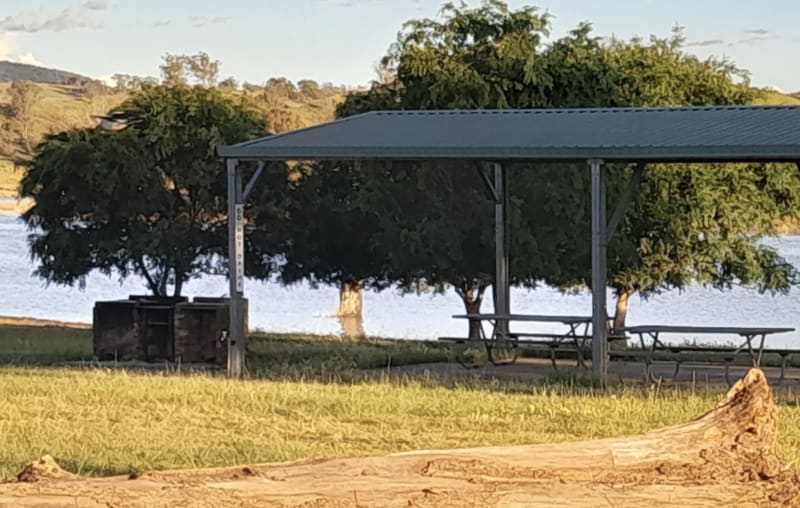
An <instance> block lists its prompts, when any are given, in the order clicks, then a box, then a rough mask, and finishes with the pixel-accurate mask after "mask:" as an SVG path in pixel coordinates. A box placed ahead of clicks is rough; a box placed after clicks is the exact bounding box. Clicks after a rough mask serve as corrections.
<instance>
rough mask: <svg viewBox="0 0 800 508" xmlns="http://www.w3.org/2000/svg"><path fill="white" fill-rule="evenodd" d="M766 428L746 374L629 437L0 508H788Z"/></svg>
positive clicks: (174, 478) (789, 478)
mask: <svg viewBox="0 0 800 508" xmlns="http://www.w3.org/2000/svg"><path fill="white" fill-rule="evenodd" d="M777 419H778V411H777V408H776V407H775V404H774V402H773V400H772V395H771V390H770V387H769V385H768V383H767V380H766V378H765V376H764V374H763V373H762V372H761V371H760V370H757V369H753V370H751V371H750V372H749V373H748V374H747V375H746V376H745V377H744V378H743V379H741V380H740V381H739V382H738V383H737V384H736V385H735V386H734V387H733V388H732V389H731V390H730V392H729V393H728V394H727V396H726V397H725V399H724V400H723V401H721V402H720V403H719V404H718V405H717V406H716V407H715V408H714V409H713V410H711V411H709V412H708V413H706V414H705V415H702V416H701V417H699V418H697V419H695V420H692V421H690V422H688V423H685V424H681V425H676V426H673V427H668V428H664V429H660V430H656V431H653V432H649V433H646V434H642V435H639V436H632V437H622V438H612V439H602V440H596V441H584V442H576V443H563V444H546V445H532V446H514V447H492V448H473V449H461V450H436V451H415V452H408V453H400V454H394V455H389V456H385V457H369V458H348V459H329V460H328V459H326V460H314V461H305V462H295V463H290V464H267V465H261V466H248V467H244V468H242V467H239V468H225V469H216V470H204V471H177V472H162V473H147V474H143V475H139V476H137V477H136V479H135V480H131V479H127V478H109V479H96V480H80V481H74V480H70V481H65V480H52V481H44V482H43V481H40V482H38V483H37V484H36V486H35V490H34V489H33V488H32V487H30V486H28V485H24V484H21V483H16V484H9V485H0V504H2V503H3V502H10V501H9V500H12V501H14V504H13V506H36V504H34V501H35V500H36V497H37V496H39V497H41V496H49V497H48V499H49V500H50V501H52V500H53V499H54V498H53V497H52V496H61V498H63V499H64V501H65V504H64V505H65V506H72V505H74V500H75V499H78V498H80V499H83V500H96V501H98V502H104V503H109V504H111V505H113V506H175V505H180V504H185V503H187V502H188V501H189V500H192V502H191V504H192V506H226V505H231V506H306V507H329V506H370V507H371V506H397V507H400V506H431V507H438V506H568V507H578V506H586V507H589V506H592V507H594V506H647V507H653V506H771V505H775V506H800V482H798V479H797V477H796V476H795V475H794V474H792V473H790V472H789V471H787V470H786V469H785V468H784V467H783V466H782V465H781V464H780V462H779V461H778V460H777V458H776V457H775V454H774V451H775V442H776V436H777ZM70 496H71V497H70ZM201 500H202V501H201ZM67 501H69V502H67ZM70 503H72V504H70ZM52 506H55V505H52ZM87 506H93V505H91V504H88V505H87ZM98 506H100V505H99V504H98Z"/></svg>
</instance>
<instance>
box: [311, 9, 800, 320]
mask: <svg viewBox="0 0 800 508" xmlns="http://www.w3.org/2000/svg"><path fill="white" fill-rule="evenodd" d="M442 18H443V20H442V21H438V20H429V19H424V20H412V21H410V22H408V23H406V25H405V26H404V29H403V31H401V32H400V34H399V35H398V40H397V42H396V43H395V44H394V45H392V47H391V48H390V50H389V52H388V54H387V56H386V57H385V58H384V59H383V61H382V63H381V69H383V71H384V72H383V75H387V76H395V79H391V80H384V82H377V83H373V85H372V87H371V88H370V89H369V90H367V91H365V92H358V93H354V94H351V95H349V96H348V97H347V99H346V101H345V103H344V104H343V105H342V106H341V108H340V109H339V114H340V116H348V115H351V114H356V113H360V112H364V111H369V110H374V109H397V108H403V109H433V108H440V109H453V108H490V109H491V108H533V107H550V108H560V107H591V106H602V107H610V106H656V105H661V106H667V105H693V104H744V103H748V102H750V101H751V100H752V99H753V92H752V90H751V88H750V86H749V83H748V81H747V76H746V74H744V73H743V72H742V71H740V70H739V69H738V68H736V67H735V66H734V65H732V64H731V63H729V62H727V61H724V60H723V61H720V60H716V59H708V60H700V59H698V58H696V57H693V56H691V55H687V54H685V53H683V52H682V51H681V50H680V46H681V44H682V42H681V41H682V36H681V34H680V33H675V34H674V35H673V36H672V37H670V38H668V39H659V38H652V39H651V40H650V41H649V42H648V43H645V42H643V41H642V40H640V39H633V40H631V41H619V40H612V41H611V42H609V43H603V42H602V41H601V39H599V38H596V37H594V36H593V35H592V32H591V26H590V25H588V24H582V25H579V26H578V27H577V28H576V29H575V30H573V31H572V32H571V33H570V34H568V35H567V36H566V37H563V38H561V39H558V40H556V41H553V42H552V43H550V44H545V38H546V37H547V35H548V30H549V18H548V16H547V15H540V14H538V12H537V11H536V9H534V8H530V7H527V8H523V9H519V10H510V9H509V8H508V6H507V5H506V4H505V3H503V2H500V1H495V0H492V1H486V2H484V3H483V4H482V5H481V6H480V7H477V8H468V7H466V6H463V5H461V6H455V5H454V4H446V5H445V6H444V7H443V9H442ZM429 166H430V167H428V168H426V170H424V171H423V170H422V168H421V167H420V166H419V165H413V164H407V163H402V164H401V163H395V164H393V165H391V166H389V167H387V168H384V169H383V170H381V171H374V170H372V171H366V170H364V171H362V172H358V171H354V172H353V173H352V176H351V185H350V188H351V190H352V197H351V198H350V199H349V200H346V201H345V202H348V203H350V204H349V205H348V206H351V207H352V206H355V207H360V209H361V211H362V212H363V213H365V212H371V213H373V214H374V216H375V217H376V219H377V220H378V221H379V226H380V227H379V228H378V233H377V236H376V237H375V238H374V239H373V240H372V241H371V242H370V243H369V244H368V245H363V246H360V245H359V246H356V245H354V246H353V247H352V248H353V249H354V250H361V249H372V251H378V252H381V253H382V254H380V256H381V259H388V260H390V262H391V266H390V268H389V269H382V272H381V277H384V278H386V277H388V278H389V280H392V281H395V282H398V283H399V284H400V285H401V287H417V288H420V287H425V286H426V285H427V286H432V287H435V288H443V287H445V286H448V285H449V286H453V287H455V288H457V291H458V292H459V295H460V296H461V298H462V300H463V301H464V304H465V307H466V308H467V309H468V310H470V311H472V312H474V311H477V310H479V307H480V301H481V299H482V292H483V290H485V288H486V287H487V286H488V284H490V283H491V282H492V279H493V267H492V266H491V265H489V264H488V263H487V261H489V260H492V259H493V255H494V247H493V240H494V238H493V236H492V234H491V231H492V227H491V221H490V219H491V215H492V213H491V211H490V209H489V208H488V206H489V204H488V200H487V199H486V194H485V192H484V191H483V188H482V187H481V186H482V185H483V184H482V183H481V182H480V180H479V179H478V178H477V177H476V176H473V175H474V168H472V167H463V166H462V167H460V168H458V169H459V170H460V171H458V172H456V171H452V165H450V164H431V165H429ZM373 169H374V168H373ZM698 169H699V168H696V167H687V166H669V167H667V168H661V167H658V168H655V167H654V168H649V169H648V171H647V172H646V173H645V176H644V177H643V180H642V184H641V185H640V186H639V188H638V189H635V192H634V196H635V197H636V199H635V202H634V203H633V204H632V206H631V207H630V208H629V210H628V212H627V213H626V214H625V216H624V217H623V220H622V223H621V226H620V228H619V231H618V234H617V237H616V238H615V240H614V242H613V243H612V244H611V245H610V247H609V255H610V259H609V281H610V282H611V285H612V287H613V288H614V289H615V291H616V292H617V295H618V297H619V298H618V312H617V318H618V319H617V324H618V325H620V324H621V323H622V322H623V321H624V317H625V313H626V308H627V307H626V305H627V299H628V298H629V297H630V295H631V294H633V292H636V291H640V292H641V293H642V294H645V295H646V294H649V293H652V292H654V291H659V290H662V289H666V288H680V287H684V286H685V285H686V284H689V283H690V282H693V281H697V282H700V283H705V284H711V285H713V286H714V287H719V288H725V287H729V286H730V285H731V284H733V283H734V282H736V283H741V284H745V285H751V286H755V287H758V288H760V289H765V290H786V288H788V287H789V285H791V284H792V282H793V281H794V279H795V274H794V269H793V268H791V267H790V266H789V265H788V264H787V263H786V262H785V261H784V260H782V259H781V258H780V257H778V256H777V254H776V253H775V252H774V251H771V250H770V249H768V248H767V247H765V246H763V245H761V244H760V243H759V238H760V236H761V235H763V234H768V233H769V232H770V231H771V229H770V227H771V226H770V225H771V224H774V219H775V217H776V216H777V215H776V214H782V213H790V212H791V210H793V209H796V207H797V204H798V200H797V196H798V195H800V194H798V190H797V185H798V182H797V178H796V177H794V176H789V175H794V174H795V173H788V172H782V171H780V169H776V168H774V167H769V168H767V167H762V166H754V167H748V168H746V169H744V170H742V168H738V169H737V168H733V167H731V166H720V167H717V168H711V169H709V168H704V169H702V171H698ZM510 172H511V178H512V179H513V181H514V184H513V186H512V203H511V207H510V210H509V213H510V220H511V222H512V226H511V228H510V229H511V231H512V266H511V271H512V280H513V281H514V282H515V283H517V284H524V285H528V286H534V285H536V284H537V283H538V282H541V281H545V282H548V283H550V284H552V285H555V286H557V287H561V288H563V289H570V288H576V287H586V286H587V283H588V281H589V278H588V274H589V271H590V267H591V263H590V257H591V256H590V250H589V242H588V236H589V235H588V231H589V223H590V220H589V217H590V215H589V210H590V208H589V204H590V203H589V197H590V193H589V180H588V177H589V175H588V172H587V171H586V170H585V168H584V167H576V166H566V167H565V166H563V165H560V166H553V165H539V166H538V167H537V168H530V167H527V166H526V165H524V164H523V165H514V166H513V167H511V168H510ZM633 172H634V169H633V168H632V167H628V166H619V167H614V166H612V167H610V168H609V169H608V174H609V177H608V193H609V203H611V204H613V203H615V202H616V200H617V199H618V198H619V197H620V196H621V195H622V194H623V192H624V190H625V188H626V187H627V185H628V182H629V181H630V179H631V176H632V175H633ZM465 175H469V177H466V176H465ZM684 189H686V190H685V191H684ZM459 199H461V200H462V201H459ZM343 201H344V200H343ZM725 201H728V202H730V203H731V205H730V206H728V207H727V208H725V209H724V210H722V209H721V205H720V202H725ZM482 207H485V208H482ZM481 209H483V212H482V213H477V211H478V210H481ZM698 217H702V219H703V221H702V222H698ZM712 231H713V232H715V233H714V234H711V232H712ZM331 236H334V237H335V236H336V235H331ZM459 242H460V244H459ZM324 252H325V250H324V248H322V247H320V249H319V251H318V254H317V255H320V256H324ZM472 332H474V330H473V331H472Z"/></svg>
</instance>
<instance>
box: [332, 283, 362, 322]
mask: <svg viewBox="0 0 800 508" xmlns="http://www.w3.org/2000/svg"><path fill="white" fill-rule="evenodd" d="M363 307H364V285H363V283H362V282H361V281H350V282H344V283H342V285H341V286H339V312H338V313H337V314H336V315H337V316H339V317H361V315H362V310H363Z"/></svg>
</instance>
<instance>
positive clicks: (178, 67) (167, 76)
mask: <svg viewBox="0 0 800 508" xmlns="http://www.w3.org/2000/svg"><path fill="white" fill-rule="evenodd" d="M161 60H162V62H161V65H160V66H159V68H160V69H161V83H163V84H164V85H166V86H179V85H185V84H187V83H188V81H189V80H188V73H189V57H187V56H186V55H173V54H170V53H167V54H166V55H164V57H162V59H161Z"/></svg>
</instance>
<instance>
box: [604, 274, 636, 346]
mask: <svg viewBox="0 0 800 508" xmlns="http://www.w3.org/2000/svg"><path fill="white" fill-rule="evenodd" d="M614 293H615V296H616V298H617V308H616V310H615V311H614V325H613V326H614V329H613V330H611V334H612V335H614V336H617V337H622V336H624V335H625V331H624V328H625V320H626V319H627V317H628V300H630V297H631V296H633V293H634V291H633V290H632V289H627V288H617V289H616V290H615V291H614ZM609 347H610V349H612V350H620V349H627V348H628V342H627V341H624V340H615V341H612V342H610V343H609Z"/></svg>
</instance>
